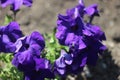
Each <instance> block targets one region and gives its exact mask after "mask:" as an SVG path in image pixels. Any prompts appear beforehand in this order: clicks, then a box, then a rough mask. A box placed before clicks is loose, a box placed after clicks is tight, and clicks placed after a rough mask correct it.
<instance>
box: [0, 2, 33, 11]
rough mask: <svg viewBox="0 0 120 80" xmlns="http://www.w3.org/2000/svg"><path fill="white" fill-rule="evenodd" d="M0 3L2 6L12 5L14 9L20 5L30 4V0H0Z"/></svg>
mask: <svg viewBox="0 0 120 80" xmlns="http://www.w3.org/2000/svg"><path fill="white" fill-rule="evenodd" d="M0 5H1V6H2V7H3V8H4V7H6V6H7V5H12V9H13V10H14V11H16V10H19V9H20V6H22V5H26V6H28V7H30V6H32V0H0Z"/></svg>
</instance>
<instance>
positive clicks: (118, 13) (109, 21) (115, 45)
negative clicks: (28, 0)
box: [0, 0, 120, 80]
mask: <svg viewBox="0 0 120 80" xmlns="http://www.w3.org/2000/svg"><path fill="white" fill-rule="evenodd" d="M84 1H85V5H86V6H88V5H91V4H94V3H97V4H98V8H99V10H100V17H95V19H94V21H93V23H94V24H96V25H99V26H101V28H102V30H103V31H104V32H105V34H106V37H107V41H105V42H104V44H105V45H106V46H107V47H108V50H107V51H106V52H105V53H104V55H103V57H101V58H100V59H99V60H98V63H97V65H96V66H95V67H91V66H88V67H89V70H90V74H91V75H87V74H86V73H84V74H85V75H86V77H85V78H84V77H83V78H84V80H120V0H84ZM77 4H78V0H33V6H32V7H31V8H27V7H25V6H22V8H21V10H20V12H18V14H17V21H18V22H19V23H20V25H21V29H22V30H23V32H24V34H30V33H31V32H32V31H34V30H36V31H39V32H41V33H51V32H52V30H53V28H54V27H55V26H56V20H57V15H58V14H59V13H60V14H65V12H66V9H69V8H72V7H74V6H75V5H77ZM6 14H8V15H12V12H11V11H9V7H8V8H6V9H0V26H2V24H3V22H4V17H5V15H6ZM71 80H74V78H71ZM76 80H79V78H77V79H76Z"/></svg>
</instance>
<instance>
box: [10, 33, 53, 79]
mask: <svg viewBox="0 0 120 80" xmlns="http://www.w3.org/2000/svg"><path fill="white" fill-rule="evenodd" d="M15 45H16V51H15V55H14V58H13V60H12V64H13V65H14V66H16V67H17V68H18V69H19V70H20V71H22V72H23V73H24V75H25V80H44V78H54V74H53V73H52V72H51V64H50V62H49V61H48V60H47V59H44V58H41V56H40V54H41V53H40V52H41V51H42V50H43V49H44V47H45V42H44V38H43V37H42V35H41V34H40V33H39V32H36V31H35V32H33V33H32V34H31V35H29V36H26V37H22V38H19V39H18V40H17V41H16V42H15Z"/></svg>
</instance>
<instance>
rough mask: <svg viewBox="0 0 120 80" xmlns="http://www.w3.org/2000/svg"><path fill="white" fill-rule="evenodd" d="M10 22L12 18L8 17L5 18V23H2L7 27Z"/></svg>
mask: <svg viewBox="0 0 120 80" xmlns="http://www.w3.org/2000/svg"><path fill="white" fill-rule="evenodd" d="M11 21H13V18H12V17H11V16H9V15H6V16H5V21H4V25H7V24H8V23H10V22H11Z"/></svg>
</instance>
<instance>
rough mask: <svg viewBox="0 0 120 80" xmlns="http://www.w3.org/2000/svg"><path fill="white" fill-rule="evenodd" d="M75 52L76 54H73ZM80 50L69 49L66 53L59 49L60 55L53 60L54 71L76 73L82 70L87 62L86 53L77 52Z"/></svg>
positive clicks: (65, 73)
mask: <svg viewBox="0 0 120 80" xmlns="http://www.w3.org/2000/svg"><path fill="white" fill-rule="evenodd" d="M75 53H77V54H78V55H77V56H74V54H75ZM79 53H80V51H76V52H75V51H74V50H72V49H71V50H70V51H69V52H68V53H66V52H65V51H61V56H60V57H59V58H58V59H57V60H56V61H55V70H54V71H55V73H56V74H59V75H62V77H64V76H66V75H67V74H77V73H79V72H81V71H82V69H83V67H84V66H85V65H86V63H87V57H86V56H87V55H86V54H79Z"/></svg>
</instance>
